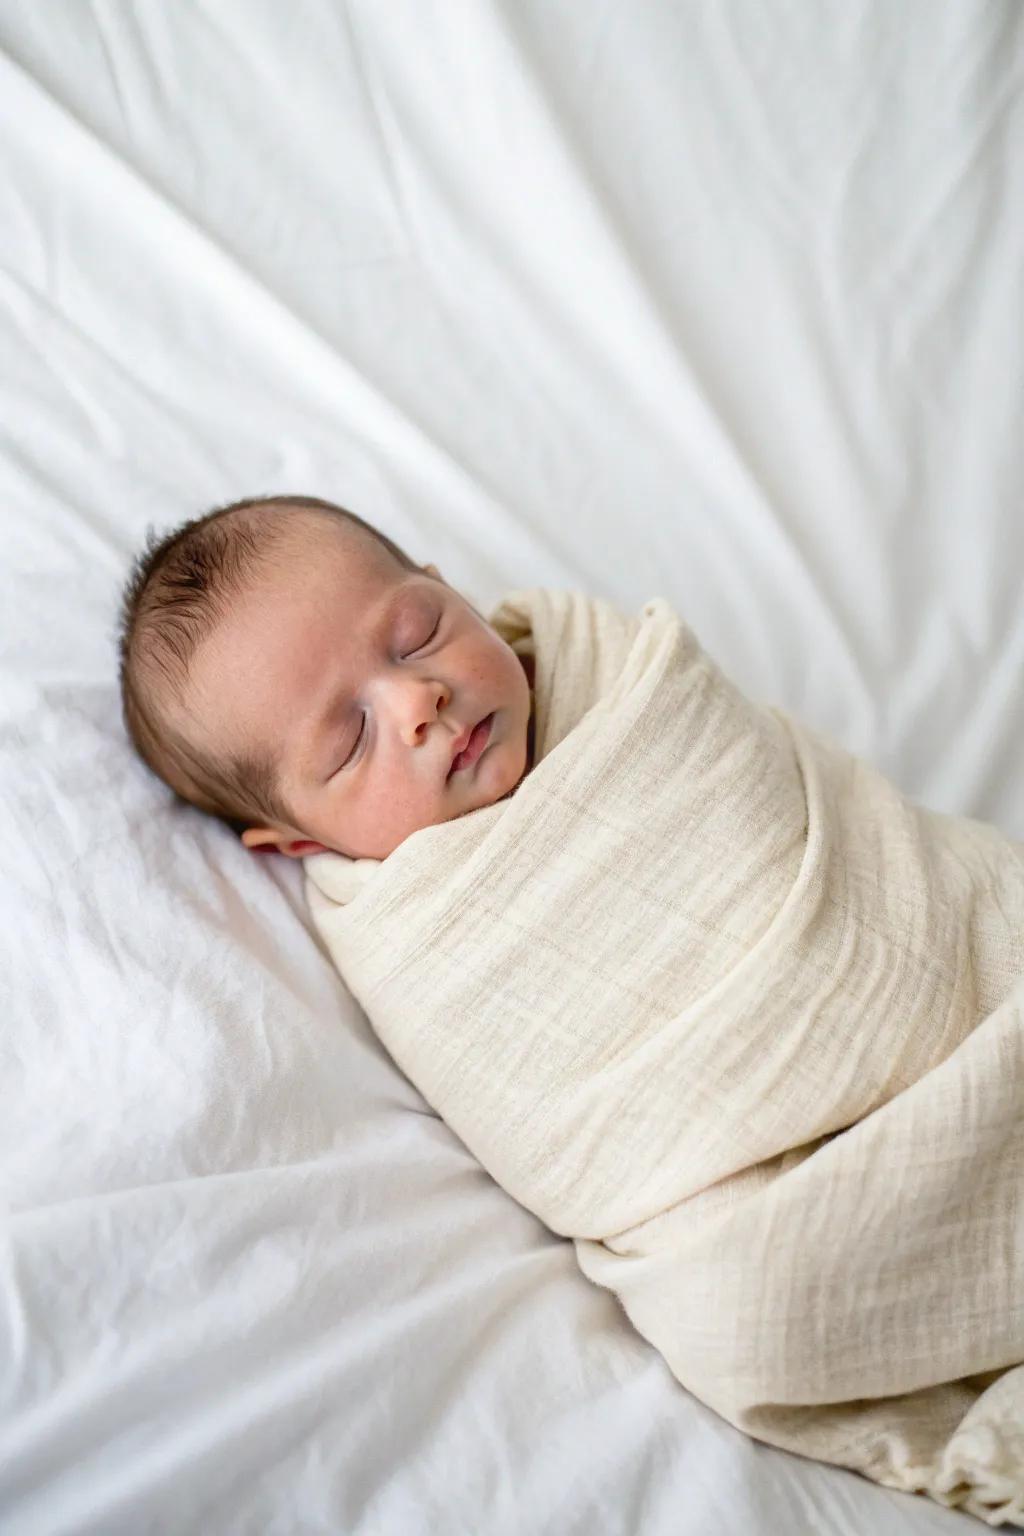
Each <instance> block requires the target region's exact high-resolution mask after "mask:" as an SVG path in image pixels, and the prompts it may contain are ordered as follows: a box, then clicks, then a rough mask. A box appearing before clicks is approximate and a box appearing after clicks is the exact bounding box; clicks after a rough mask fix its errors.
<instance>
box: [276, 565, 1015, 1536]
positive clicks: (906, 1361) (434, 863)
mask: <svg viewBox="0 0 1024 1536" xmlns="http://www.w3.org/2000/svg"><path fill="white" fill-rule="evenodd" d="M490 621H491V623H492V624H493V625H494V627H495V629H496V630H497V631H498V632H499V633H500V634H502V635H503V637H504V638H505V639H506V640H507V641H508V642H509V643H510V644H512V645H513V646H514V647H515V648H517V649H519V650H523V649H524V648H525V647H527V646H530V645H532V648H533V651H534V655H535V659H536V679H535V711H536V755H535V766H534V768H533V770H532V771H531V772H530V774H528V775H527V777H526V778H525V779H524V780H523V782H522V784H521V785H520V786H519V787H518V789H517V790H516V792H515V794H514V795H513V796H512V797H511V798H510V799H506V800H502V801H499V802H498V803H497V804H494V805H491V806H487V807H484V808H481V809H480V810H477V811H474V812H472V813H470V814H469V815H466V816H462V817H460V818H458V819H456V820H454V821H451V822H446V823H442V824H439V825H437V826H432V827H427V828H424V829H422V830H420V831H419V832H417V833H415V834H413V836H412V837H410V838H408V839H407V840H406V842H404V843H403V844H402V845H401V846H400V847H399V848H398V849H396V850H395V852H394V853H392V854H391V855H390V856H389V857H388V858H387V859H386V860H384V861H378V860H372V859H363V860H358V861H351V860H347V859H344V858H342V857H341V856H340V855H335V854H320V855H317V856H315V857H313V858H311V859H309V860H307V872H308V875H309V879H308V881H307V887H306V889H307V897H308V900H309V904H310V909H311V912H312V915H313V918H314V920H315V922H316V925H317V927H318V929H319V931H320V933H321V935H322V937H323V938H324V940H325V942H326V944H327V946H328V948H329V950H330V952H331V954H332V957H333V959H334V960H335V963H336V964H337V966H338V968H339V970H340V971H341V973H342V975H343V977H344V979H345V981H346V982H347V983H348V985H349V986H350V988H351V989H352V991H353V992H354V993H355V995H356V997H357V998H358V999H359V1001H360V1002H361V1004H362V1005H363V1007H364V1009H365V1010H366V1012H367V1015H368V1016H369V1018H370V1021H371V1023H372V1024H373V1027H374V1029H375V1030H376V1031H377V1033H378V1035H379V1036H380V1038H381V1040H382V1041H383V1043H384V1044H385V1046H386V1047H387V1049H388V1050H389V1051H390V1052H391V1054H392V1055H393V1057H394V1059H395V1060H396V1061H397V1062H398V1064H399V1065H400V1066H401V1067H402V1069H403V1071H405V1072H406V1073H407V1075H408V1076H409V1077H410V1078H411V1079H412V1081H413V1082H414V1083H415V1084H416V1086H417V1087H418V1088H419V1089H420V1091H421V1092H422V1093H423V1094H424V1096H425V1097H426V1098H427V1100H428V1101H429V1102H430V1103H431V1104H432V1105H433V1106H434V1107H435V1108H436V1109H437V1110H438V1112H439V1113H440V1114H441V1115H442V1116H443V1118H444V1119H445V1120H446V1121H447V1123H448V1124H449V1125H450V1126H451V1127H452V1129H453V1130H454V1131H455V1132H456V1133H457V1134H458V1135H459V1136H460V1137H461V1138H462V1139H463V1140H464V1141H465V1143H466V1145H467V1146H468V1147H469V1148H470V1150H471V1151H472V1152H473V1153H474V1154H475V1155H476V1156H477V1157H478V1159H479V1160H480V1162H481V1163H482V1164H483V1165H484V1166H485V1167H486V1168H487V1169H488V1171H489V1172H490V1173H491V1174H492V1175H493V1177H494V1178H495V1179H497V1180H498V1182H499V1183H501V1184H502V1185H503V1186H504V1187H505V1188H506V1189H507V1190H508V1191H509V1192H510V1193H511V1194H513V1195H514V1196H515V1197H516V1199H517V1200H519V1201H520V1202H521V1203H522V1204H523V1205H525V1206H527V1207H528V1208H529V1209H530V1210H532V1211H534V1212H535V1213H536V1214H537V1215H538V1216H540V1217H541V1219H542V1220H544V1221H545V1222H546V1223H547V1224H548V1225H549V1226H550V1227H551V1228H552V1229H553V1230H554V1231H556V1232H560V1233H563V1234H566V1235H568V1236H571V1237H573V1238H574V1239H576V1240H577V1253H578V1256H579V1259H580V1263H581V1266H582V1268H583V1269H584V1271H585V1273H587V1274H588V1275H589V1276H590V1277H591V1278H592V1279H594V1280H595V1281H597V1282H598V1283H600V1284H602V1285H605V1286H607V1287H609V1288H610V1289H612V1290H614V1291H615V1292H616V1294H617V1295H618V1296H619V1298H620V1300H621V1301H622V1303H623V1305H624V1307H625V1309H626V1311H627V1313H628V1314H629V1316H630V1317H631V1318H632V1320H633V1321H634V1323H635V1324H636V1326H637V1327H638V1328H639V1330H640V1331H641V1332H642V1333H643V1334H644V1335H645V1336H646V1337H647V1338H648V1339H649V1340H650V1341H651V1342H652V1343H653V1344H655V1345H656V1346H657V1348H658V1349H659V1350H660V1351H661V1352H662V1354H663V1355H664V1356H665V1358H666V1360H667V1361H668V1363H669V1365H670V1366H671V1368H672V1370H673V1371H674V1373H675V1374H676V1376H677V1377H678V1378H679V1380H680V1381H681V1382H683V1384H684V1385H685V1386H687V1387H688V1388H690V1390H692V1391H693V1392H694V1393H695V1394H696V1395H697V1396H699V1397H701V1398H702V1399H703V1400H704V1401H705V1402H707V1403H709V1404H710V1405H711V1406H712V1407H713V1408H715V1409H716V1410H717V1411H718V1412H720V1413H721V1414H722V1415H723V1417H725V1418H727V1419H729V1420H730V1421H731V1422H732V1423H734V1424H736V1425H737V1426H739V1427H740V1428H743V1429H745V1430H747V1431H748V1432H749V1433H751V1434H753V1435H755V1436H756V1437H757V1438H759V1439H762V1440H765V1441H767V1442H769V1443H771V1444H775V1445H779V1446H784V1447H786V1448H787V1449H790V1450H793V1451H798V1452H800V1453H802V1454H804V1455H807V1456H811V1457H815V1458H817V1459H819V1460H825V1461H832V1462H836V1463H837V1464H840V1465H843V1466H848V1467H852V1468H855V1469H856V1470H858V1471H861V1472H863V1473H864V1474H866V1475H867V1476H869V1477H871V1478H873V1479H875V1480H876V1481H878V1482H881V1483H885V1484H888V1485H890V1486H893V1487H899V1488H904V1489H908V1490H909V1489H918V1490H921V1491H923V1492H926V1493H928V1494H930V1495H931V1496H932V1497H934V1498H936V1499H938V1500H939V1501H940V1502H943V1503H949V1504H956V1505H961V1506H962V1507H964V1508H966V1509H969V1510H971V1511H972V1512H974V1513H979V1514H991V1512H992V1508H993V1506H994V1505H995V1506H998V1509H999V1513H1000V1516H1001V1518H1003V1519H1015V1518H1016V1519H1017V1520H1018V1521H1019V1523H1021V1524H1024V1457H1022V1454H1021V1451H1022V1441H1021V1430H1020V1424H1021V1422H1022V1420H1024V1369H1020V1370H1010V1371H1007V1373H1006V1374H1004V1375H997V1377H996V1378H995V1379H993V1380H992V1382H991V1384H989V1385H986V1386H982V1385H981V1384H979V1383H973V1384H970V1383H965V1382H963V1381H962V1380H961V1378H964V1377H967V1376H978V1375H980V1374H981V1373H983V1372H993V1371H995V1372H997V1373H999V1372H1001V1371H1003V1370H1004V1369H1005V1368H1008V1367H1012V1366H1016V1365H1017V1364H1018V1363H1019V1362H1022V1361H1024V1310H1022V1308H1021V1306H1020V1300H1019V1298H1020V1295H1021V1291H1022V1283H1024V1202H1022V1198H1021V1191H1022V1189H1024V1116H1022V1115H1021V1113H1020V1103H1021V1099H1022V1096H1024V1025H1022V1020H1024V1014H1022V1002H1024V982H1022V981H1021V978H1022V977H1024V845H1021V844H1019V843H1015V842H1013V841H1011V840H1010V839H1009V838H1007V837H1005V836H1004V835H1003V834H1002V833H1000V832H999V831H998V830H997V829H995V828H994V827H991V826H988V825H985V824H984V823H981V822H977V821H972V820H968V819H967V818H961V817H952V816H944V815H939V814H937V813H935V812H931V811H927V810H924V809H922V808H920V807H918V806H916V805H914V804H913V803H911V802H910V801H909V800H908V799H906V798H905V797H904V796H903V795H901V794H900V793H899V792H898V791H897V790H896V789H895V788H894V787H893V786H892V785H891V784H890V783H889V782H888V781H887V780H886V779H885V778H884V777H883V776H882V775H881V774H880V773H878V772H877V771H876V770H874V769H873V768H871V767H869V766H868V765H867V764H865V763H863V762H860V761H858V760H857V759H856V758H854V757H853V756H851V755H850V754H849V753H848V752H846V751H845V750H843V749H841V748H839V747H838V746H836V745H834V744H832V743H830V742H828V741H827V740H825V739H824V738H822V737H821V736H820V735H818V734H816V733H813V732H810V731H808V730H806V729H804V728H803V727H801V726H800V725H799V724H798V723H797V722H796V721H795V720H793V719H791V718H790V717H788V716H787V715H785V714H783V713H782V712H781V711H778V710H773V709H769V708H764V707H762V706H759V705H757V704H754V703H752V702H751V701H750V700H748V699H747V698H746V697H745V696H744V695H743V694H742V693H741V692H740V690H739V689H738V688H736V687H735V686H734V685H733V684H732V683H731V682H730V681H729V680H728V679H727V678H726V677H725V676H724V674H723V673H722V672H721V670H720V669H719V668H718V667H717V666H716V665H715V663H714V662H713V661H712V660H711V659H710V658H709V657H708V655H707V654H706V653H705V652H704V651H703V650H702V648H701V646H700V645H699V643H698V641H697V638H696V636H695V635H694V633H693V632H692V630H691V629H690V628H689V627H688V626H687V625H686V624H685V623H684V622H683V621H681V620H680V619H679V618H678V616H677V615H676V614H675V613H674V612H673V610H672V608H671V607H670V605H669V604H668V603H667V602H666V601H664V600H663V599H661V598H654V599H652V600H651V601H649V602H648V603H646V604H645V605H644V607H643V608H642V610H641V611H640V613H639V614H638V615H637V616H635V617H632V618H631V617H627V616H626V615H625V614H623V613H621V612H619V611H618V610H616V609H615V607H614V606H613V605H611V604H609V603H606V602H604V601H601V600H596V599H591V598H587V597H585V596H584V595H582V594H580V593H578V592H568V591H559V590H552V589H542V588H539V589H530V590H524V591H519V592H514V593H512V594H511V595H510V596H509V597H508V598H506V599H505V600H504V602H503V603H501V604H499V606H498V608H497V609H496V610H495V611H494V612H493V613H492V615H491V620H490ZM866 1400H870V1401H866Z"/></svg>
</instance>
